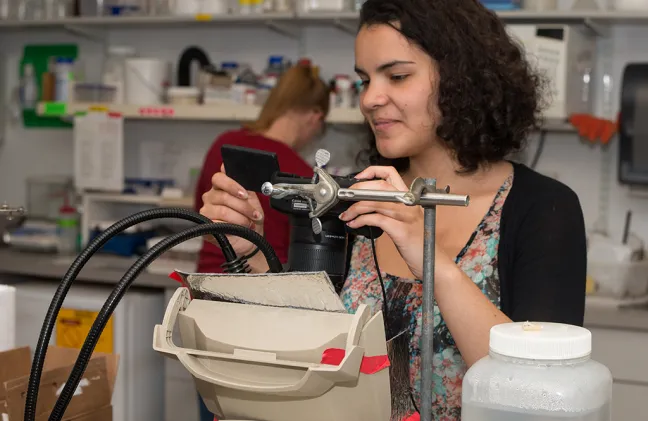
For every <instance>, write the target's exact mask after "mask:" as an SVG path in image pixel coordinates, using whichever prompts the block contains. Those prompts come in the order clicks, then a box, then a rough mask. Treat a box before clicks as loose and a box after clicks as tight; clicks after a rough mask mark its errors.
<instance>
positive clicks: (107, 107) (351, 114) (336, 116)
mask: <svg viewBox="0 0 648 421" xmlns="http://www.w3.org/2000/svg"><path fill="white" fill-rule="evenodd" d="M93 110H94V111H107V112H113V113H117V114H121V115H122V116H123V117H124V118H125V119H139V120H185V121H192V120H193V121H252V120H255V119H256V118H257V116H258V115H259V112H260V110H261V107H259V106H256V105H239V104H227V105H150V106H149V105H130V104H123V105H122V104H119V105H118V104H80V103H67V104H63V103H52V102H43V103H40V104H39V105H38V114H39V115H42V116H50V117H65V116H70V115H74V114H78V113H83V112H87V111H93ZM327 121H328V122H329V123H331V124H361V123H362V122H364V117H363V116H362V114H361V113H360V110H359V109H355V108H334V109H332V110H331V112H330V113H329V116H328V120H327Z"/></svg>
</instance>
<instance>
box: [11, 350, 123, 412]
mask: <svg viewBox="0 0 648 421" xmlns="http://www.w3.org/2000/svg"><path fill="white" fill-rule="evenodd" d="M78 352H79V350H78V349H72V348H62V347H55V346H50V347H49V348H48V350H47V356H46V358H45V365H44V367H43V373H42V375H41V382H40V389H39V392H38V403H37V409H36V421H47V419H48V418H49V415H50V413H51V411H52V409H53V408H54V405H55V404H56V400H57V399H58V396H59V394H60V392H61V390H63V386H64V385H65V382H66V381H67V379H68V376H69V375H70V372H71V371H72V367H73V366H74V363H75V361H76V358H77V356H78ZM118 364H119V356H117V355H114V354H102V353H97V352H95V353H94V354H93V355H92V358H91V359H90V362H89V363H88V367H87V368H86V370H85V373H84V375H83V378H82V379H81V382H80V383H79V386H78V387H77V390H76V392H75V395H74V397H73V398H72V400H71V401H70V404H69V405H68V407H67V409H66V411H65V416H64V417H63V420H64V421H112V405H111V400H112V393H113V390H114V387H115V378H116V377H117V365H118ZM30 370H31V350H30V349H29V348H28V347H24V348H16V349H12V350H10V351H6V352H1V353H0V419H2V421H22V420H23V419H24V412H25V400H26V398H27V386H28V384H29V373H30Z"/></svg>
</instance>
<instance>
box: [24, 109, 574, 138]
mask: <svg viewBox="0 0 648 421" xmlns="http://www.w3.org/2000/svg"><path fill="white" fill-rule="evenodd" d="M260 110H261V107H259V106H256V105H237V104H228V105H130V104H81V103H67V104H65V103H57V102H42V103H40V104H38V109H37V111H38V114H39V115H42V116H50V117H67V116H71V115H75V114H78V113H85V112H88V111H97V112H112V113H116V114H121V115H122V116H123V118H124V119H126V120H172V121H213V122H218V121H222V122H234V121H253V120H254V119H256V118H257V116H258V115H259V112H260ZM364 121H365V120H364V117H363V115H362V113H361V112H360V110H359V109H357V108H333V109H331V111H330V112H329V116H328V118H327V122H328V123H330V124H348V125H360V124H363V123H364ZM541 130H544V131H548V132H554V133H561V132H562V133H573V132H574V131H575V129H574V127H573V126H572V125H571V124H569V123H568V122H567V121H565V120H561V119H555V118H550V119H546V120H545V121H544V122H543V124H542V127H541Z"/></svg>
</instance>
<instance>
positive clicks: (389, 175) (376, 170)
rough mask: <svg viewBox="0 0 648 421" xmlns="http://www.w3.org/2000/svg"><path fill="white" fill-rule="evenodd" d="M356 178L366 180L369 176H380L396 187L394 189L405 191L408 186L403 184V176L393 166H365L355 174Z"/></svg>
mask: <svg viewBox="0 0 648 421" xmlns="http://www.w3.org/2000/svg"><path fill="white" fill-rule="evenodd" d="M355 178H356V179H358V180H366V179H371V178H382V179H383V180H385V181H387V182H388V183H389V184H391V185H392V186H394V187H396V190H401V191H406V190H408V187H407V186H406V185H405V182H404V181H403V178H402V177H401V176H400V174H399V173H398V171H396V168H394V167H383V166H378V165H374V166H371V167H367V168H365V169H364V170H363V171H361V172H360V173H359V174H358V175H356V176H355Z"/></svg>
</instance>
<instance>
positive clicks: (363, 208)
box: [340, 166, 457, 279]
mask: <svg viewBox="0 0 648 421" xmlns="http://www.w3.org/2000/svg"><path fill="white" fill-rule="evenodd" d="M356 178H357V179H372V178H380V179H381V180H371V181H361V182H359V183H356V184H354V185H353V186H351V188H352V189H365V190H391V191H408V190H409V189H408V187H407V186H406V185H405V182H404V181H403V179H402V178H401V176H400V175H399V174H398V172H397V171H396V169H395V168H394V167H380V166H373V167H369V168H367V169H365V170H364V171H362V172H361V173H360V174H358V175H356ZM340 219H342V220H343V221H347V225H348V226H349V227H351V228H360V227H362V226H373V227H378V228H381V229H382V230H383V231H384V232H385V233H386V234H387V235H389V237H390V238H391V240H392V241H393V242H394V245H395V246H396V248H397V249H398V252H399V253H400V255H401V257H403V260H405V263H407V266H408V267H409V269H410V271H411V272H412V274H413V275H414V276H415V277H416V278H417V279H422V277H423V238H424V234H423V208H422V207H420V206H406V205H404V204H402V203H389V202H369V201H363V202H358V203H355V204H353V205H352V206H351V207H349V209H348V210H347V211H346V212H344V213H343V214H342V215H340ZM435 251H436V253H435V254H436V260H435V261H436V264H435V269H436V270H435V272H436V274H438V275H442V274H443V273H444V272H447V271H448V270H456V269H457V266H456V265H455V264H454V262H453V261H452V260H451V259H450V258H449V257H448V256H447V255H446V254H445V253H444V252H443V250H441V249H440V247H436V249H435Z"/></svg>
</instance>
